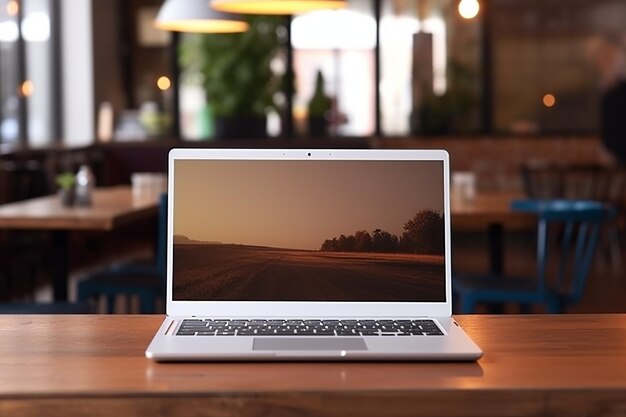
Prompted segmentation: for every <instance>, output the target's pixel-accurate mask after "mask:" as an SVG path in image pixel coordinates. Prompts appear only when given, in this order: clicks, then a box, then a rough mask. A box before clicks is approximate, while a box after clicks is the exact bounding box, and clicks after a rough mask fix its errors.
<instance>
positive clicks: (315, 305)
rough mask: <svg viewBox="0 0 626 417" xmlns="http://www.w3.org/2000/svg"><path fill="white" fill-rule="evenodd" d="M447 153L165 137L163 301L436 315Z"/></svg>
mask: <svg viewBox="0 0 626 417" xmlns="http://www.w3.org/2000/svg"><path fill="white" fill-rule="evenodd" d="M448 184H449V161H448V154H447V152H445V151H439V150H267V149H257V150H248V149H246V150H242V149H237V150H231V149H174V150H172V151H171V152H170V155H169V185H168V192H169V196H170V197H169V199H168V204H169V207H168V216H169V219H168V220H169V221H168V250H167V313H168V315H172V316H222V317H263V316H266V317H267V316H273V317H307V316H308V317H394V316H403V317H411V316H416V317H417V316H450V315H451V286H450V284H451V273H450V271H451V269H450V265H451V262H450V207H449V189H448Z"/></svg>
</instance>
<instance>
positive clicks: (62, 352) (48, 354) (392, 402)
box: [0, 315, 626, 417]
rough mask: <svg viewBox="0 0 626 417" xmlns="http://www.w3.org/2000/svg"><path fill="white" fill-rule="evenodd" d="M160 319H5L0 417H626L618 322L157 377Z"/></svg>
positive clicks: (526, 325)
mask: <svg viewBox="0 0 626 417" xmlns="http://www.w3.org/2000/svg"><path fill="white" fill-rule="evenodd" d="M161 320H162V317H160V316H82V317H81V316H0V332H1V334H2V337H1V338H0V375H1V376H2V377H0V415H1V416H11V417H21V416H27V417H30V416H33V417H34V416H37V417H38V416H42V415H46V416H67V417H72V416H85V415H88V416H96V417H98V416H118V415H119V416H129V417H133V416H160V415H172V416H220V417H231V416H232V417H234V416H247V417H253V416H328V417H331V416H332V417H340V416H341V417H344V416H346V417H351V416H363V417H367V416H376V417H381V416H385V417H395V416H398V417H400V416H402V417H406V416H430V417H435V416H472V417H476V416H484V417H489V416H516V417H524V416H529V417H530V416H532V417H537V416H560V417H567V416H577V417H580V416H586V417H596V416H597V417H612V416H615V417H617V416H620V417H623V416H625V415H626V315H562V316H461V317H458V318H457V320H458V322H459V323H460V324H461V325H462V326H463V327H464V328H465V330H466V331H467V332H468V333H469V334H470V335H471V336H472V338H473V339H474V340H475V341H476V342H477V343H478V344H479V345H480V346H481V347H482V348H483V349H484V351H485V355H484V357H483V358H482V359H481V360H480V361H478V362H477V363H274V364H272V363H251V364H245V363H244V364H236V363H231V364H228V363H223V364H219V363H195V364H157V363H153V362H151V361H149V360H147V359H145V357H144V356H143V353H144V349H145V348H146V346H147V345H148V343H149V341H150V339H151V337H152V335H153V333H154V332H155V331H156V329H157V327H158V326H159V324H160V323H161Z"/></svg>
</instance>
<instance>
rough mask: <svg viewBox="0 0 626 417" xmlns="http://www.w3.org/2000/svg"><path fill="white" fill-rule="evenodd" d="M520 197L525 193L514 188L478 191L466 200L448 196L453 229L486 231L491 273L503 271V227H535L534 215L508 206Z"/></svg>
mask: <svg viewBox="0 0 626 417" xmlns="http://www.w3.org/2000/svg"><path fill="white" fill-rule="evenodd" d="M523 198H525V197H524V195H522V194H520V193H517V192H492V193H486V192H481V193H478V194H477V195H476V196H475V197H474V198H472V199H469V200H460V199H456V198H452V200H451V204H450V205H451V207H450V211H451V224H452V230H453V232H476V231H486V232H487V238H488V240H487V241H488V245H489V248H488V249H489V272H490V273H491V274H493V275H502V273H503V272H504V229H505V228H506V229H507V230H533V229H534V228H535V227H536V224H537V218H536V216H534V215H533V214H530V213H522V212H518V211H514V210H512V209H511V202H512V201H514V200H518V199H523Z"/></svg>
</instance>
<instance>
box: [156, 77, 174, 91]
mask: <svg viewBox="0 0 626 417" xmlns="http://www.w3.org/2000/svg"><path fill="white" fill-rule="evenodd" d="M171 86H172V82H171V81H170V79H169V78H167V77H166V76H162V77H159V79H158V80H157V87H159V90H161V91H165V90H169V89H170V87H171Z"/></svg>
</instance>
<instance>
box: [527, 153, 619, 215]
mask: <svg viewBox="0 0 626 417" xmlns="http://www.w3.org/2000/svg"><path fill="white" fill-rule="evenodd" d="M522 180H523V185H524V191H525V194H526V196H527V197H528V198H549V199H557V198H558V199H574V200H597V201H602V202H608V203H612V204H615V205H622V204H621V203H623V198H624V192H623V191H624V189H625V188H626V170H624V169H623V168H617V167H608V166H602V165H551V164H541V163H537V162H535V163H527V164H525V165H524V166H523V167H522Z"/></svg>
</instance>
